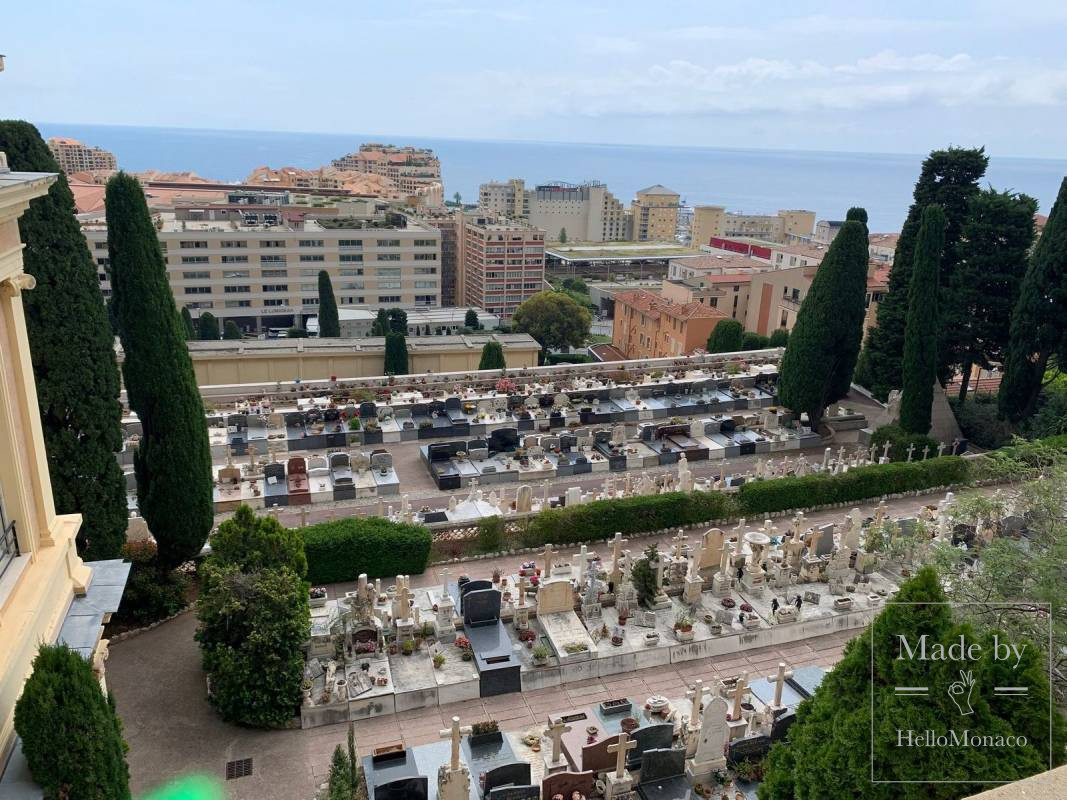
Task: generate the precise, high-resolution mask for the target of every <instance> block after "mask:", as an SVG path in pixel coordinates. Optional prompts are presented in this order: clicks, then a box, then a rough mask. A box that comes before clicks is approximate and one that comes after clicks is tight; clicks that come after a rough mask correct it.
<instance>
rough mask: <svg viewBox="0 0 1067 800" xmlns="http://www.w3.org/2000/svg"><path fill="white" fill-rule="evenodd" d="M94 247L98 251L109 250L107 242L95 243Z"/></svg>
mask: <svg viewBox="0 0 1067 800" xmlns="http://www.w3.org/2000/svg"><path fill="white" fill-rule="evenodd" d="M93 247H95V248H96V249H97V250H107V242H93Z"/></svg>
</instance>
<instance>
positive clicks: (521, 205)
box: [478, 178, 529, 219]
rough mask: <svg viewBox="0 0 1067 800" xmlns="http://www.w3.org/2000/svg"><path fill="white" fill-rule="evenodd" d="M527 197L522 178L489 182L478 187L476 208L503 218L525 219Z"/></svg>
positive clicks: (527, 208)
mask: <svg viewBox="0 0 1067 800" xmlns="http://www.w3.org/2000/svg"><path fill="white" fill-rule="evenodd" d="M528 195H529V193H528V192H527V191H526V184H525V182H524V181H523V180H522V178H511V179H510V180H506V181H489V182H488V183H483V184H482V185H481V186H479V187H478V207H479V208H481V209H483V210H485V211H491V212H492V213H494V214H499V215H501V216H503V217H511V218H513V219H526V215H527V214H528V213H529V205H528V199H527V198H528Z"/></svg>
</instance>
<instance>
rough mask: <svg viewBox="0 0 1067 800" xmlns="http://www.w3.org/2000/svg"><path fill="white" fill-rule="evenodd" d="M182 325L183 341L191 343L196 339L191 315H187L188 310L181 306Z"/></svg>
mask: <svg viewBox="0 0 1067 800" xmlns="http://www.w3.org/2000/svg"><path fill="white" fill-rule="evenodd" d="M182 324H183V325H184V326H185V339H186V341H189V342H191V341H192V340H193V339H196V338H197V334H196V325H195V324H194V323H193V315H192V314H190V313H189V309H188V308H187V307H185V306H182Z"/></svg>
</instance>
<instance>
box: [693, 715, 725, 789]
mask: <svg viewBox="0 0 1067 800" xmlns="http://www.w3.org/2000/svg"><path fill="white" fill-rule="evenodd" d="M728 709H729V704H728V703H727V702H726V699H725V698H723V697H721V696H720V695H714V696H712V697H711V698H710V699H709V700H708V701H707V702H706V703H705V704H704V712H703V714H702V715H701V718H700V738H699V739H698V740H697V747H696V752H695V753H694V754H693V758H691V759H690V760H689V762H688V763H687V764H686V775H688V776H689V777H690V778H691V779H692V780H694V781H699V782H705V781H707V779H708V778H709V777H710V776H711V773H712V772H714V771H715V770H717V769H721V768H722V767H724V766H725V765H726V755H725V747H726V735H727V734H726V714H727V711H728Z"/></svg>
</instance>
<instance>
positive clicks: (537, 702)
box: [108, 494, 940, 800]
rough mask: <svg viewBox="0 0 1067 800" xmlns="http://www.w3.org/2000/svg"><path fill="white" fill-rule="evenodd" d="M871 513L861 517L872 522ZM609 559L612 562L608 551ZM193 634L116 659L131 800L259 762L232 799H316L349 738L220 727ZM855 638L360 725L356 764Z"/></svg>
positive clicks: (434, 578)
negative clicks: (337, 750) (187, 778)
mask: <svg viewBox="0 0 1067 800" xmlns="http://www.w3.org/2000/svg"><path fill="white" fill-rule="evenodd" d="M939 499H940V495H937V494H935V495H929V496H926V497H918V498H905V499H901V500H895V501H893V502H891V503H889V508H890V510H891V512H892V513H893V514H897V515H904V514H909V513H915V512H916V511H917V510H918V509H919V508H920V507H921V506H923V505H926V504H929V503H936V502H937V501H938V500H939ZM874 505H876V504H865V505H861V506H860V508H861V509H862V510H864V511H866V512H867V513H868V514H869V513H870V512H871V511H872V510H873V508H874ZM843 516H844V510H837V511H834V512H819V513H817V514H812V515H810V516H809V517H808V519H809V521H810V522H811V524H817V523H820V522H827V521H839V520H840V519H842V518H843ZM654 540H655V537H643V538H635V539H632V540H630V541H629V544H628V545H627V546H628V547H630V549H631V550H633V551H637V550H639V549H640V548H641V547H643V546H645V545H646V544H647V543H650V542H652V541H654ZM602 549H603V550H605V551H606V552H604V553H603V554H604V555H608V552H609V550H608V548H607V547H603V548H602ZM519 561H520V557H519V556H506V557H502V558H496V559H483V560H477V561H470V562H464V563H461V564H453V565H450V566H448V567H446V568H447V569H449V570H450V571H451V573H452V575H453V576H455V575H457V574H458V573H459V572H461V571H462V572H465V573H467V574H469V575H471V577H475V578H482V577H489V575H490V574H491V573H492V571H493V569H495V568H498V567H499V568H501V569H508V570H513V569H514V568H515V567H516V566H517V565H518V562H519ZM442 569H443V568H442V567H434V568H431V569H429V570H427V571H426V573H425V574H423V575H418V576H413V577H412V583H413V584H416V585H418V586H428V585H432V584H434V583H440V581H441V575H442ZM349 586H350V585H349V584H335V585H331V586H329V587H328V589H329V591H330V592H331V594H332V595H334V596H336V595H337V594H339V593H343V592H344V591H345V590H346V589H347V588H348V587H349ZM195 629H196V618H195V615H194V614H192V613H188V614H184V615H182V616H180V617H178V618H177V619H175V620H172V621H171V622H168V623H166V624H164V625H161V626H159V627H158V628H155V629H153V630H151V631H148V632H146V633H144V634H141V635H140V636H137V637H134V638H132V639H129V640H127V641H124V642H119V643H117V644H115V645H114V646H113V647H112V648H111V658H110V660H109V662H108V683H109V686H110V688H111V689H112V691H113V692H114V694H115V698H116V702H117V704H118V711H119V714H120V715H121V717H122V719H123V722H124V724H125V726H126V739H127V741H128V742H129V744H130V753H129V763H130V771H131V777H132V786H133V790H134V794H135V795H137V794H141V793H143V792H145V791H147V790H148V789H150V788H152V787H154V786H157V785H159V784H160V783H162V782H164V781H166V780H168V779H170V778H173V777H176V776H178V775H181V774H187V773H189V772H194V771H195V772H200V773H204V774H208V775H213V776H217V777H219V778H220V779H221V778H222V777H223V775H224V771H225V766H226V762H227V761H230V760H232V759H237V758H248V757H251V758H253V759H254V765H253V766H254V772H253V774H252V776H250V777H247V778H241V779H238V780H235V781H228V782H226V783H225V787H226V790H227V793H228V796H229V797H231V798H236V799H237V800H246V799H247V800H253V799H255V800H274V799H275V798H276V799H277V800H301V799H302V798H310V797H312V795H313V793H314V791H315V788H316V787H317V786H318V785H319V784H320V783H322V782H323V781H324V780H325V776H326V774H327V772H328V769H329V760H330V754H331V753H332V751H333V748H334V745H336V744H339V743H343V742H344V739H345V731H346V726H344V725H332V726H328V727H322V728H315V729H313V730H309V731H301V730H285V731H257V730H249V729H244V728H238V727H235V726H232V725H227V724H226V723H224V722H222V721H220V720H219V718H218V716H217V715H216V714H215V712H214V711H213V710H212V708H211V707H210V706H209V705H208V703H207V701H206V699H205V695H206V691H205V688H206V687H205V682H204V675H203V673H202V672H201V670H200V657H199V651H198V649H197V646H196V643H195V642H194V641H193V633H194V631H195ZM857 633H859V631H858V630H857V631H849V632H842V633H836V634H830V635H827V636H821V637H817V638H812V639H807V640H803V641H799V642H794V643H791V644H789V645H785V646H782V647H768V648H760V649H755V650H746V651H743V652H741V653H735V654H731V655H724V656H715V657H712V658H705V659H700V660H696V661H689V662H686V663H684V664H677V665H670V666H664V667H655V668H651V669H646V670H639V671H635V672H631V673H627V674H622V675H613V676H610V677H608V678H604V679H594V680H589V681H584V682H581V683H572V684H567V685H565V686H562V687H556V688H551V689H544V690H539V691H531V692H524V693H521V694H510V695H505V696H501V697H493V698H487V699H484V700H481V699H479V700H471V701H467V702H462V703H456V704H453V705H451V706H442V707H435V708H428V709H419V710H416V711H410V712H405V713H402V714H399V715H395V716H388V717H378V718H375V719H370V720H366V721H363V722H360V723H357V725H356V737H357V741H358V746H359V749H360V751H361V753H364V754H365V753H367V752H369V751H370V750H371V749H373V748H374V747H377V746H379V745H381V744H384V743H386V742H395V741H403V742H404V743H405V744H406V745H414V744H422V743H424V742H429V741H432V740H434V739H436V738H437V733H438V731H440V730H441V729H442V728H443V727H445V723H446V721H447V720H448V719H449V718H450V717H451V716H452V715H453V714H458V715H459V716H460V717H462V718H463V719H464V721H477V720H479V719H488V718H493V719H496V720H498V721H499V722H500V723H501V724H502V727H504V728H505V729H507V730H517V729H523V728H525V727H526V726H534V725H540V724H541V723H543V721H544V720H545V717H546V715H547V714H549V713H551V712H553V711H562V710H565V709H568V708H573V707H575V706H585V705H589V704H591V703H594V702H599V701H600V700H606V699H610V698H612V697H617V696H619V695H624V694H625V695H628V696H633V697H639V698H640V697H643V696H648V695H650V694H668V695H675V696H678V695H681V694H683V693H684V689H685V687H686V686H687V685H688V684H690V683H691V682H692V680H693V679H695V678H698V677H699V678H703V679H704V680H705V681H709V680H711V679H714V678H715V677H727V676H732V675H736V674H737V673H739V672H740V671H742V670H749V671H751V672H753V673H756V674H770V672H771V671H773V668H774V667H775V665H777V663H778V662H779V661H785V662H787V663H789V664H790V665H792V666H803V665H807V664H818V665H820V666H824V667H829V666H831V665H833V664H834V663H836V661H837V660H838V659H839V658H840V656H841V652H842V649H843V647H844V645H845V643H846V642H847V641H848V639H849V638H850V637H851V636H854V635H856V634H857Z"/></svg>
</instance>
